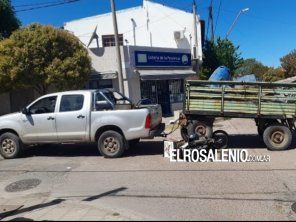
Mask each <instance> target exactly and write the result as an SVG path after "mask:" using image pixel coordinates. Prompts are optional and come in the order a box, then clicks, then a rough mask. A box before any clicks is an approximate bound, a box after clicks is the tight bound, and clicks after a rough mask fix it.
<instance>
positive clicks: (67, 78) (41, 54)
mask: <svg viewBox="0 0 296 222" xmlns="http://www.w3.org/2000/svg"><path fill="white" fill-rule="evenodd" d="M90 71H91V60H90V58H89V56H88V53H87V50H86V49H85V48H84V47H83V46H82V44H81V43H80V42H79V40H78V39H77V38H76V37H75V36H73V35H72V34H70V33H68V32H67V31H65V30H61V29H55V28H53V27H51V26H42V25H39V24H32V25H30V26H28V27H26V28H21V29H19V30H17V31H15V32H14V33H13V34H12V35H11V36H10V38H8V39H5V40H3V41H1V42H0V84H1V85H2V89H4V90H9V89H13V88H25V87H30V88H31V87H33V88H34V89H35V90H36V91H37V92H39V93H40V94H45V93H47V90H48V87H49V86H50V85H52V86H54V87H55V88H57V89H58V90H66V89H78V88H80V87H82V86H83V85H84V84H85V82H86V80H87V79H88V78H89V74H90Z"/></svg>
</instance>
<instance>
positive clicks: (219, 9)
mask: <svg viewBox="0 0 296 222" xmlns="http://www.w3.org/2000/svg"><path fill="white" fill-rule="evenodd" d="M221 4H222V0H220V3H219V8H218V14H217V19H216V24H215V29H214V34H215V32H216V28H217V24H218V20H219V15H220V11H221Z"/></svg>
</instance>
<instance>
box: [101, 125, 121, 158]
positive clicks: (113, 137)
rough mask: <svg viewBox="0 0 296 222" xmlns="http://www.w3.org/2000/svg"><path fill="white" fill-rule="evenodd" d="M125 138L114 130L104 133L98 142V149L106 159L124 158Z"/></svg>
mask: <svg viewBox="0 0 296 222" xmlns="http://www.w3.org/2000/svg"><path fill="white" fill-rule="evenodd" d="M124 144H125V141H124V138H123V136H122V135H121V134H120V133H118V132H116V131H113V130H109V131H106V132H104V133H102V135H101V136H100V138H99V140H98V149H99V151H100V153H101V155H102V156H104V157H106V158H116V157H120V156H122V154H123V152H124V150H125V147H124Z"/></svg>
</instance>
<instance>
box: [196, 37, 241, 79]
mask: <svg viewBox="0 0 296 222" xmlns="http://www.w3.org/2000/svg"><path fill="white" fill-rule="evenodd" d="M238 49H239V46H234V45H233V43H232V42H231V41H229V40H228V39H221V38H218V39H217V40H216V41H206V44H205V47H204V49H203V53H204V59H203V61H204V62H203V69H202V71H201V75H200V78H201V79H208V78H209V76H210V75H211V74H212V73H213V71H214V70H215V69H216V68H218V67H219V66H222V65H223V66H226V67H228V68H229V69H230V72H231V73H234V71H235V70H236V69H237V68H238V67H239V66H240V65H241V63H242V58H241V57H240V54H239V53H238Z"/></svg>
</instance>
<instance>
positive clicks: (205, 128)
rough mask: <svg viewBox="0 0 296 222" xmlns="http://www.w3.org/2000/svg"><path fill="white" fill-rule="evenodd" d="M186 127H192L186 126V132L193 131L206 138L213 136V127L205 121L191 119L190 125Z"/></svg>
mask: <svg viewBox="0 0 296 222" xmlns="http://www.w3.org/2000/svg"><path fill="white" fill-rule="evenodd" d="M188 127H192V129H189V128H188V133H189V132H192V131H193V132H194V133H195V134H197V135H198V136H202V137H207V138H212V136H213V127H212V126H211V125H210V124H209V123H207V122H204V121H193V123H192V125H191V126H188Z"/></svg>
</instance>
